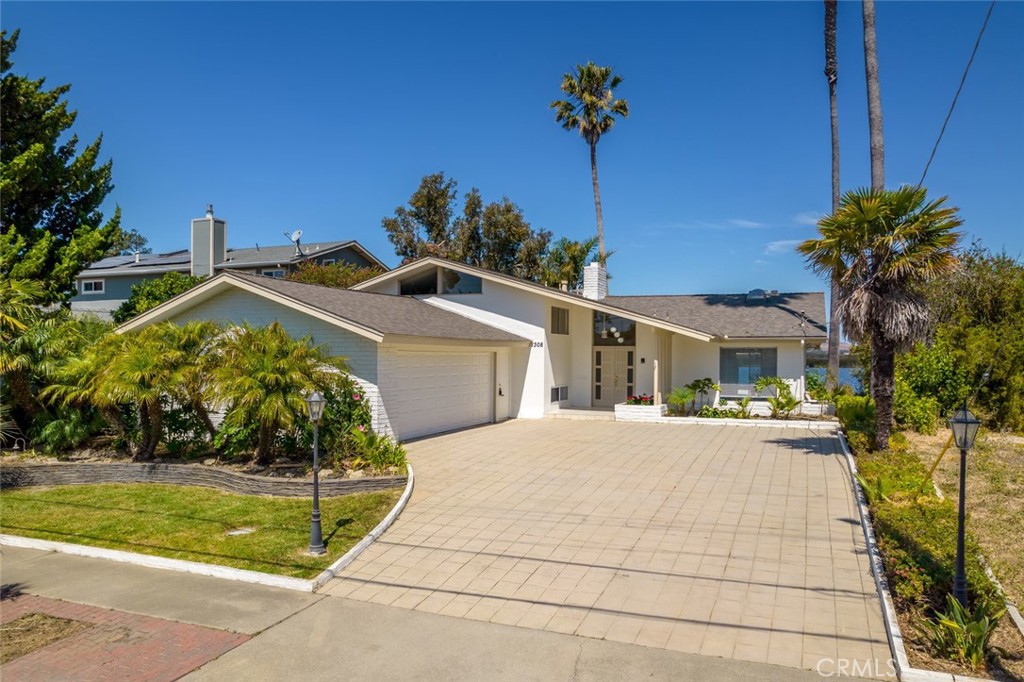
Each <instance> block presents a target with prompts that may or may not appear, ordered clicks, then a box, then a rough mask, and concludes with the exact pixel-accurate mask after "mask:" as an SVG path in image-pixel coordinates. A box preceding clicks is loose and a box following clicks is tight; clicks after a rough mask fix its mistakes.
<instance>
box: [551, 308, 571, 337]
mask: <svg viewBox="0 0 1024 682" xmlns="http://www.w3.org/2000/svg"><path fill="white" fill-rule="evenodd" d="M551 333H552V334H568V333H569V309H568V308H559V307H557V306H551Z"/></svg>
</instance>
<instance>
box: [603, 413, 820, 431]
mask: <svg viewBox="0 0 1024 682" xmlns="http://www.w3.org/2000/svg"><path fill="white" fill-rule="evenodd" d="M615 421H617V422H624V423H627V424H630V423H642V424H704V425H711V426H752V427H761V428H784V429H824V430H826V431H835V430H838V429H839V422H835V421H812V420H810V419H730V418H724V419H719V418H715V417H668V416H664V417H663V416H657V415H650V416H640V417H632V418H630V417H627V418H625V419H623V418H621V417H620V416H619V415H618V414H616V415H615Z"/></svg>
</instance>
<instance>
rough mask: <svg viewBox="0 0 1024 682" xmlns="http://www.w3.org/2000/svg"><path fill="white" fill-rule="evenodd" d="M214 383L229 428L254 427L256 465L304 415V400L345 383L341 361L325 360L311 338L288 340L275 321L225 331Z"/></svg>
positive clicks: (285, 333) (262, 462)
mask: <svg viewBox="0 0 1024 682" xmlns="http://www.w3.org/2000/svg"><path fill="white" fill-rule="evenodd" d="M220 352H221V354H222V356H221V362H220V363H219V365H218V367H217V369H216V370H215V371H214V374H213V380H214V382H215V384H216V391H217V393H218V395H219V396H220V397H221V398H222V399H223V400H225V401H226V402H227V403H228V405H229V406H230V407H229V410H228V414H227V416H225V418H224V421H225V422H226V423H227V424H228V425H229V426H236V427H246V426H249V425H251V424H256V425H258V428H259V435H258V443H257V455H256V456H257V462H259V463H260V464H269V463H270V454H271V450H272V448H273V445H274V440H275V439H276V437H277V434H278V432H279V431H280V430H281V429H287V428H291V427H292V426H293V425H294V424H295V423H296V420H297V419H299V418H300V415H302V414H303V413H304V412H305V410H306V402H305V396H306V394H307V393H308V392H309V391H311V390H313V389H314V388H316V389H319V390H323V389H324V388H325V387H328V386H331V385H333V384H334V383H336V382H337V381H338V380H340V379H343V378H344V376H345V375H344V374H343V373H342V372H344V371H345V362H344V360H343V359H342V358H339V357H328V356H327V354H326V353H324V351H323V350H322V349H321V347H319V346H314V345H313V344H312V342H311V341H310V338H309V337H308V336H307V337H304V338H302V339H293V338H292V337H290V336H289V335H288V332H286V331H285V330H284V328H283V327H282V326H281V325H280V324H279V323H277V322H274V323H273V324H271V325H270V326H268V327H262V328H253V327H250V326H249V325H248V324H243V325H242V326H241V327H237V328H234V329H231V330H228V331H227V332H225V335H224V338H223V340H222V341H221V344H220Z"/></svg>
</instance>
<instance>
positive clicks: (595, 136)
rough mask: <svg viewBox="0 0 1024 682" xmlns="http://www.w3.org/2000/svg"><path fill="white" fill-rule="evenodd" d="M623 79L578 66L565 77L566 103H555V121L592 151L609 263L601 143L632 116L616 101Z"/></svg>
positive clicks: (601, 253) (601, 252) (600, 244)
mask: <svg viewBox="0 0 1024 682" xmlns="http://www.w3.org/2000/svg"><path fill="white" fill-rule="evenodd" d="M621 83H622V77H621V76H617V75H615V74H613V73H612V68H611V67H610V66H598V65H596V64H594V62H587V63H586V64H577V65H576V70H575V71H574V72H569V73H566V74H564V75H563V76H562V92H564V93H565V94H566V99H562V100H555V101H554V102H552V103H551V108H552V109H554V110H555V121H556V122H557V123H561V124H562V127H563V128H565V129H566V130H569V131H573V130H577V131H579V134H580V136H581V137H582V138H583V139H584V140H585V141H586V143H587V146H589V147H590V178H591V182H592V183H593V186H594V210H595V212H596V213H597V257H598V260H600V261H601V263H604V262H605V259H606V258H607V255H608V252H607V251H606V250H605V245H604V217H603V215H602V214H601V188H600V185H599V183H598V180H597V143H598V142H600V141H601V137H602V136H603V135H605V134H606V133H608V132H609V131H610V130H611V129H612V126H613V125H615V121H616V120H617V118H616V117H621V118H626V117H627V116H629V103H628V102H627V101H626V100H624V99H616V98H615V89H616V88H617V87H619V85H620V84H621Z"/></svg>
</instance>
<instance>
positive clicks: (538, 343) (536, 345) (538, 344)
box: [531, 341, 544, 348]
mask: <svg viewBox="0 0 1024 682" xmlns="http://www.w3.org/2000/svg"><path fill="white" fill-rule="evenodd" d="M531 345H532V346H533V347H534V348H543V347H544V342H543V341H534V342H533V343H532V344H531Z"/></svg>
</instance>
